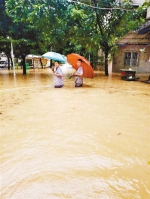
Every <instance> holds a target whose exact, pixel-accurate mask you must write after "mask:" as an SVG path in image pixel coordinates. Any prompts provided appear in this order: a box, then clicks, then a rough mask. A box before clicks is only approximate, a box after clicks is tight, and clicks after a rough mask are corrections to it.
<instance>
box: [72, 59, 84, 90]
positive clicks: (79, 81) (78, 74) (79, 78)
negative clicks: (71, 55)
mask: <svg viewBox="0 0 150 199" xmlns="http://www.w3.org/2000/svg"><path fill="white" fill-rule="evenodd" d="M77 67H78V69H77V70H76V71H75V73H73V74H72V76H75V87H81V86H82V85H83V68H82V59H78V61H77Z"/></svg>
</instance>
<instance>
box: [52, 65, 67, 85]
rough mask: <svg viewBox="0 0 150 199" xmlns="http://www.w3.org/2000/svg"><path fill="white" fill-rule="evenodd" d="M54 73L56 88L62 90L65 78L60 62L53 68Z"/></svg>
mask: <svg viewBox="0 0 150 199" xmlns="http://www.w3.org/2000/svg"><path fill="white" fill-rule="evenodd" d="M52 71H53V74H54V88H62V87H63V86H64V78H63V73H62V70H61V68H60V66H59V61H55V66H54V68H52Z"/></svg>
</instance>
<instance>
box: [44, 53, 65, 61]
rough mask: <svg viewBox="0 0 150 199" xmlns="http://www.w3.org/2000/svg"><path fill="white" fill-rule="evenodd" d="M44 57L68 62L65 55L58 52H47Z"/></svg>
mask: <svg viewBox="0 0 150 199" xmlns="http://www.w3.org/2000/svg"><path fill="white" fill-rule="evenodd" d="M42 57H44V58H47V59H52V60H55V61H60V62H66V60H65V58H64V57H63V55H61V54H59V53H56V52H47V53H45V54H43V55H42Z"/></svg>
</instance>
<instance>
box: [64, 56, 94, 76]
mask: <svg viewBox="0 0 150 199" xmlns="http://www.w3.org/2000/svg"><path fill="white" fill-rule="evenodd" d="M78 59H82V68H83V76H84V77H87V78H93V77H94V71H93V68H92V66H91V65H90V62H89V61H88V60H86V59H85V57H83V56H81V55H79V54H75V53H71V54H68V55H67V60H68V62H69V63H70V64H71V65H72V67H73V68H74V69H76V70H77V69H78V67H77V61H78Z"/></svg>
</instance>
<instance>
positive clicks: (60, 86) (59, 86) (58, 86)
mask: <svg viewBox="0 0 150 199" xmlns="http://www.w3.org/2000/svg"><path fill="white" fill-rule="evenodd" d="M63 86H64V85H55V86H54V88H62V87H63Z"/></svg>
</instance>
